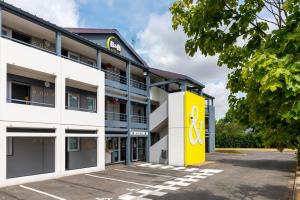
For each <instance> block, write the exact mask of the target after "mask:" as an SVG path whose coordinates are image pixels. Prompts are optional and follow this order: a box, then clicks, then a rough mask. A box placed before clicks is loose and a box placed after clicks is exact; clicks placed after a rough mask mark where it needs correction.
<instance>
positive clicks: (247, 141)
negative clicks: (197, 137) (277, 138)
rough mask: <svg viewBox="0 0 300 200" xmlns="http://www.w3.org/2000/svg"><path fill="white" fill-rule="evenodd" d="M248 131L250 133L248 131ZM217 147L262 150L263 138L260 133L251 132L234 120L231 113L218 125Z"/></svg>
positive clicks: (218, 122) (219, 121)
mask: <svg viewBox="0 0 300 200" xmlns="http://www.w3.org/2000/svg"><path fill="white" fill-rule="evenodd" d="M247 130H248V131H247ZM216 147H220V148H261V147H264V144H263V136H262V135H261V134H260V132H259V131H257V130H256V131H253V130H252V131H249V129H247V127H246V126H244V125H241V124H240V123H239V122H238V121H237V120H236V119H234V118H233V117H232V116H231V115H230V112H228V113H227V114H226V117H225V118H223V119H220V120H218V121H217V124H216Z"/></svg>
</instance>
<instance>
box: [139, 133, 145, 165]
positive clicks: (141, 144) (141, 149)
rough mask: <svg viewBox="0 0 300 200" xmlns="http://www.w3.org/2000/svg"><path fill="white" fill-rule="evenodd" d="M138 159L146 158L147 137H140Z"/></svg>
mask: <svg viewBox="0 0 300 200" xmlns="http://www.w3.org/2000/svg"><path fill="white" fill-rule="evenodd" d="M138 160H142V161H144V160H146V138H142V137H140V138H138Z"/></svg>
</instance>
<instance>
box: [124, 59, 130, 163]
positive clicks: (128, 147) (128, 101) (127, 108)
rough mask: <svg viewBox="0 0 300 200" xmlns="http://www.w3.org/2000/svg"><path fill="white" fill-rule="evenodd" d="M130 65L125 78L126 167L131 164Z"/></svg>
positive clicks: (128, 64)
mask: <svg viewBox="0 0 300 200" xmlns="http://www.w3.org/2000/svg"><path fill="white" fill-rule="evenodd" d="M130 73H131V63H130V62H128V63H127V68H126V78H127V102H126V116H127V139H126V161H125V162H126V165H130V164H131V159H130V155H131V137H130V131H131V98H130V88H131V86H130V80H131V74H130Z"/></svg>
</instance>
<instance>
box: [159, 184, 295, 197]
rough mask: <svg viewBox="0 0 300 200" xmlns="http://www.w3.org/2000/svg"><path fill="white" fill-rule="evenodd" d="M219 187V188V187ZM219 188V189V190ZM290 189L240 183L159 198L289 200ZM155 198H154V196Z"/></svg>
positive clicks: (181, 192)
mask: <svg viewBox="0 0 300 200" xmlns="http://www.w3.org/2000/svg"><path fill="white" fill-rule="evenodd" d="M220 189H221V188H220ZM220 189H219V190H220ZM290 197H291V191H289V188H288V187H287V186H286V187H284V186H274V185H265V186H263V187H254V186H249V185H240V186H238V187H234V188H230V187H227V188H223V189H222V194H220V193H218V190H215V189H212V191H210V190H198V191H179V192H176V193H169V194H167V195H165V196H163V197H160V198H159V199H172V200H186V199H188V200H199V199H203V200H229V199H230V200H232V199H233V200H239V199H241V200H244V199H247V200H259V199H270V200H276V199H280V200H281V199H282V200H285V199H286V200H289V199H290ZM154 199H155V198H154Z"/></svg>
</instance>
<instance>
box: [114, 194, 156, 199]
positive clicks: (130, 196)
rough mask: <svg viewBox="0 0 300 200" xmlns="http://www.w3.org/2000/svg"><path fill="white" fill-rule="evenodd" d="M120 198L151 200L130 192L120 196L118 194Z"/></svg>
mask: <svg viewBox="0 0 300 200" xmlns="http://www.w3.org/2000/svg"><path fill="white" fill-rule="evenodd" d="M118 199H120V200H151V199H148V198H143V197H139V196H132V195H131V194H125V195H122V196H119V198H118Z"/></svg>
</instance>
